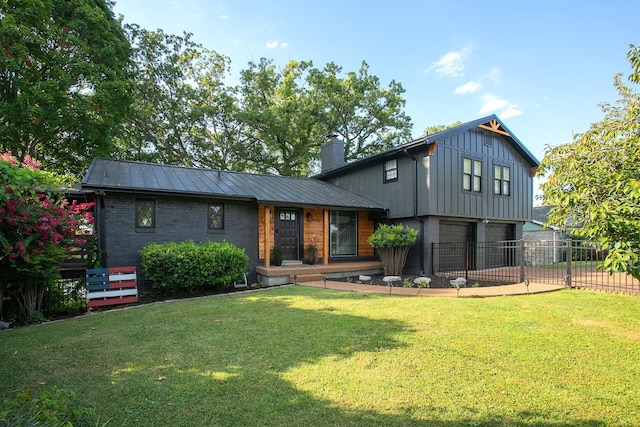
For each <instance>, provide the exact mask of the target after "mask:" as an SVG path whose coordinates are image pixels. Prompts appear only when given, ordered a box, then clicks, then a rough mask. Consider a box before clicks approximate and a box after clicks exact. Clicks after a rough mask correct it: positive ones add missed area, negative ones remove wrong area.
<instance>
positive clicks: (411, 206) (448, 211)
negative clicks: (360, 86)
mask: <svg viewBox="0 0 640 427" xmlns="http://www.w3.org/2000/svg"><path fill="white" fill-rule="evenodd" d="M332 144H333V146H330V147H327V148H326V151H325V155H326V157H332V156H337V157H334V160H333V161H332V162H325V159H324V158H323V164H325V165H329V167H325V168H324V169H323V171H322V173H321V174H320V175H319V176H317V177H316V178H317V179H321V180H323V181H326V182H330V183H332V184H334V185H336V186H338V187H341V188H344V189H346V190H349V191H351V192H354V193H356V194H359V195H362V196H365V197H367V198H369V199H373V200H375V201H377V202H378V203H380V204H381V205H383V206H385V207H387V209H388V212H387V215H388V217H387V218H388V220H389V221H391V222H394V223H402V224H404V225H408V226H411V227H413V228H415V229H416V230H418V231H419V234H418V241H417V243H416V245H415V247H414V248H413V249H412V251H411V252H410V254H409V257H408V260H407V265H406V267H405V271H406V272H407V273H426V274H430V273H431V272H432V271H433V269H434V268H437V266H436V265H433V264H435V263H437V262H438V260H437V259H436V258H435V257H433V249H434V248H435V247H436V246H437V245H438V244H440V243H453V242H496V241H503V240H513V239H521V238H522V228H523V225H524V223H525V222H526V221H530V220H531V210H532V205H533V176H534V175H535V173H536V171H537V168H538V165H539V162H538V160H536V158H535V157H534V156H533V155H532V154H531V153H530V152H529V151H528V150H527V148H526V147H525V146H524V145H523V144H522V143H521V142H520V141H519V140H518V138H516V136H515V135H514V134H513V133H512V132H511V131H510V130H509V129H507V127H506V126H505V125H504V123H502V121H501V120H500V119H498V117H497V116H495V115H491V116H488V117H483V118H480V119H477V120H474V121H472V122H468V123H465V124H462V125H460V126H457V127H454V128H450V129H447V130H445V131H442V132H439V133H435V134H432V135H428V136H425V137H423V138H419V139H416V140H414V141H411V142H408V143H406V144H402V145H399V146H396V147H394V148H392V149H390V150H387V151H385V152H383V153H380V154H377V155H374V156H371V157H368V158H365V159H362V160H359V161H356V162H352V163H349V164H344V162H340V151H341V148H340V144H341V142H340V141H337V140H334V141H332ZM336 153H337V155H336Z"/></svg>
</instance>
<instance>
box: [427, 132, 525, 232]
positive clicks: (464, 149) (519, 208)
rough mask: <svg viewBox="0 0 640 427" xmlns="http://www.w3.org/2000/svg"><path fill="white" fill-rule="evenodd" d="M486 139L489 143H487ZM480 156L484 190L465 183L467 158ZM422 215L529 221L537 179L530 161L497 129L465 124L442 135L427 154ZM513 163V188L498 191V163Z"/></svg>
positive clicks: (508, 164) (511, 165) (511, 171)
mask: <svg viewBox="0 0 640 427" xmlns="http://www.w3.org/2000/svg"><path fill="white" fill-rule="evenodd" d="M487 142H488V143H487ZM465 157H466V158H470V159H472V160H480V161H481V162H482V178H481V179H482V188H481V192H480V193H474V192H470V191H464V190H463V189H462V179H463V159H464V158H465ZM422 164H423V167H422V168H421V172H422V174H423V175H422V176H421V177H420V180H421V182H425V183H426V185H425V187H428V189H427V190H426V191H422V190H421V195H425V196H426V197H420V200H419V208H418V211H419V215H439V216H454V217H466V218H477V219H481V218H488V219H505V220H514V221H525V220H527V219H529V218H530V216H531V209H532V205H533V180H532V178H531V167H530V166H529V164H528V163H527V162H526V161H525V160H524V159H523V158H522V156H521V155H520V154H519V153H518V152H517V151H516V150H515V148H514V147H513V146H512V145H511V144H510V143H509V142H507V141H506V140H505V138H504V137H503V136H501V135H499V134H496V133H493V132H489V131H484V130H475V129H474V130H467V131H466V132H462V133H459V134H456V135H454V136H452V137H450V138H447V139H446V140H443V141H438V148H437V150H436V153H435V155H434V156H432V157H431V158H424V159H423V162H422ZM495 165H500V166H508V167H509V169H510V178H511V181H510V184H511V194H510V195H509V196H501V195H496V194H494V188H493V179H494V166H495Z"/></svg>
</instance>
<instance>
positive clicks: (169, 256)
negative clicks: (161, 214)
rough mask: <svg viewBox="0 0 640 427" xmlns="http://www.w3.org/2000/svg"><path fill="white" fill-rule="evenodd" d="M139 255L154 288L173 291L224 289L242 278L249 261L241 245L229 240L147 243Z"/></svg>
mask: <svg viewBox="0 0 640 427" xmlns="http://www.w3.org/2000/svg"><path fill="white" fill-rule="evenodd" d="M140 255H141V256H142V270H143V272H144V275H145V277H146V278H147V279H149V280H151V281H152V282H153V287H154V289H158V290H160V291H161V292H162V293H166V294H173V295H185V294H190V293H193V292H195V291H197V290H203V289H223V288H225V287H227V286H229V285H231V284H232V283H233V282H234V281H236V280H239V279H240V278H242V276H243V275H244V274H245V272H246V269H247V265H248V263H249V258H248V257H247V255H245V253H244V249H240V248H238V247H236V246H234V245H232V244H231V243H228V242H206V243H198V244H196V243H193V242H191V241H185V242H180V243H176V242H169V243H149V244H148V245H146V246H145V247H144V248H142V250H141V251H140Z"/></svg>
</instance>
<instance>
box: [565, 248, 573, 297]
mask: <svg viewBox="0 0 640 427" xmlns="http://www.w3.org/2000/svg"><path fill="white" fill-rule="evenodd" d="M571 261H573V240H571V239H567V274H566V275H565V276H564V281H565V283H566V286H567V288H571V273H572V271H571V268H572V267H571Z"/></svg>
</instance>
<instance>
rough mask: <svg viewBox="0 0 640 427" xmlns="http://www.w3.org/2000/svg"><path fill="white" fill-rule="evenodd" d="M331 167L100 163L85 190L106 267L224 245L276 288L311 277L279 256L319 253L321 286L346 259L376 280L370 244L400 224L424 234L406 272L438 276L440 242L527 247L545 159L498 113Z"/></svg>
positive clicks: (326, 160) (329, 155) (331, 153)
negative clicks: (179, 249) (169, 251)
mask: <svg viewBox="0 0 640 427" xmlns="http://www.w3.org/2000/svg"><path fill="white" fill-rule="evenodd" d="M322 161H323V170H322V173H321V174H319V175H318V176H316V177H313V178H307V179H301V178H290V177H281V176H267V175H255V174H248V173H236V172H228V171H221V170H213V169H199V168H188V167H178V166H167V165H159V164H151V163H142V162H131V161H118V160H108V159H95V160H94V162H93V163H92V165H91V166H90V168H89V170H88V171H87V174H86V175H85V177H84V180H83V182H82V188H83V190H84V191H87V192H90V193H93V194H94V197H95V200H96V208H95V217H96V233H97V234H98V236H99V241H100V247H101V249H102V251H103V265H105V266H107V267H111V266H123V265H131V264H135V265H138V266H139V264H140V256H139V251H140V249H142V247H144V245H146V244H147V243H149V242H166V241H183V240H193V241H196V242H198V241H205V240H213V241H217V240H226V241H228V242H231V243H233V244H235V245H236V246H239V247H241V248H244V249H245V252H246V254H247V255H248V256H249V259H250V264H249V268H250V271H249V273H250V280H259V281H263V282H265V283H268V284H274V283H286V282H287V281H289V280H291V278H292V277H293V275H294V274H295V275H298V279H300V276H299V275H300V274H302V270H300V272H295V270H287V271H286V272H285V271H283V270H282V269H283V267H274V266H272V265H271V260H270V258H271V257H270V254H271V250H272V248H273V247H278V248H280V249H281V250H282V252H283V258H284V259H285V260H290V261H293V262H298V263H299V262H300V261H303V260H308V259H309V254H308V251H307V249H308V246H309V244H313V245H315V246H316V247H317V249H318V252H317V255H316V258H315V259H314V260H313V261H316V260H317V261H318V262H319V264H320V267H319V270H318V271H317V272H318V274H319V276H318V274H316V275H315V276H316V277H315V278H318V277H320V278H321V277H322V275H323V274H328V273H334V274H338V272H339V270H338V269H337V267H336V266H337V265H339V264H342V265H344V264H347V263H348V262H351V263H352V264H353V263H356V264H357V263H360V264H358V265H359V266H360V267H358V266H352V267H350V268H349V269H342V270H340V271H342V272H346V271H350V272H351V271H372V270H374V271H375V270H376V269H377V270H379V269H380V267H381V266H380V263H379V262H372V261H375V260H376V256H375V255H376V254H375V253H374V250H373V248H372V247H371V245H369V243H368V241H367V240H368V238H369V236H370V235H371V233H373V231H374V229H375V226H376V225H377V224H379V223H381V222H394V223H403V224H405V225H409V226H411V227H413V228H415V229H417V230H419V238H418V242H417V243H416V245H415V247H414V248H412V251H411V252H410V255H409V259H408V261H407V266H406V269H405V271H406V272H407V273H425V274H431V273H432V272H433V271H434V269H435V268H436V267H437V265H435V264H437V260H436V261H434V260H433V259H432V251H433V248H434V247H435V246H434V245H437V244H439V243H445V242H446V243H449V242H485V241H500V240H509V239H520V238H521V237H522V228H523V224H524V223H525V221H528V220H530V219H531V209H532V202H533V179H532V177H533V175H534V174H535V172H536V168H537V167H538V161H537V160H536V159H535V158H534V157H533V156H532V155H531V153H530V152H529V151H528V150H527V149H526V148H525V147H524V145H523V144H522V143H521V142H520V141H519V140H518V139H517V138H516V137H515V136H514V135H513V134H512V133H511V131H509V130H508V129H507V128H506V126H505V125H504V124H503V123H502V122H501V121H500V120H499V119H498V118H497V117H496V116H489V117H485V118H482V119H478V120H475V121H472V122H469V123H465V124H463V125H461V126H458V127H455V128H451V129H447V130H445V131H443V132H440V133H437V134H433V135H429V136H426V137H423V138H420V139H417V140H415V141H411V142H408V143H406V144H403V145H399V146H397V147H394V148H392V149H390V150H387V151H385V152H383V153H380V154H377V155H374V156H371V157H368V158H366V159H362V160H359V161H355V162H353V163H350V164H344V145H343V143H342V142H341V141H339V140H337V139H333V140H331V141H329V142H328V143H327V144H325V146H323V152H322ZM367 263H369V264H367ZM274 277H275V279H274ZM310 277H311V276H310Z"/></svg>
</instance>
